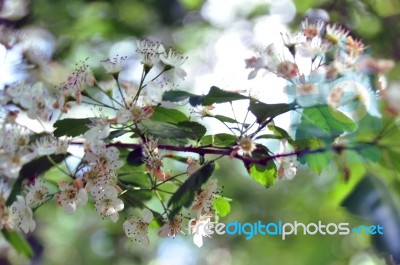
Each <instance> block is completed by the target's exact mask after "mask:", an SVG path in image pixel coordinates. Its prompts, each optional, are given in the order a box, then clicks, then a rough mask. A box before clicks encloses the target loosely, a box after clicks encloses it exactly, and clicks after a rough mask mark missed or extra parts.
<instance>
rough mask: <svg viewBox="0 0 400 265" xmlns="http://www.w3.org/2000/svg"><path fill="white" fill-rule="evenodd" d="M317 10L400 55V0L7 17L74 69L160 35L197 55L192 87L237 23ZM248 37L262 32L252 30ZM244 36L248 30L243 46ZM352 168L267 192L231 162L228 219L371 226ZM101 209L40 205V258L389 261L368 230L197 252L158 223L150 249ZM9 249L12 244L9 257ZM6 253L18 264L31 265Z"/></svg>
mask: <svg viewBox="0 0 400 265" xmlns="http://www.w3.org/2000/svg"><path fill="white" fill-rule="evenodd" d="M11 1H12V0H11ZM5 2H7V0H4V1H0V3H3V4H4V3H5ZM16 2H18V3H19V2H21V3H23V2H24V1H15V3H16ZM310 9H314V13H313V12H311V13H308V14H314V16H317V17H318V16H322V15H323V13H318V12H321V11H315V10H316V9H324V10H326V11H327V12H328V14H329V16H330V18H331V21H333V22H340V23H342V24H343V25H345V26H346V27H347V28H349V29H351V30H352V35H353V36H357V37H359V38H361V39H363V40H364V43H366V44H367V45H369V46H370V48H371V50H372V52H373V54H374V56H375V57H382V58H392V59H394V60H396V61H398V60H399V59H400V23H399V22H400V20H399V18H400V2H398V1H396V0H381V1H377V0H365V1H358V0H356V1H352V0H332V1H321V0H294V1H290V0H278V1H262V0H258V1H257V0H251V1H247V0H234V1H228V0H209V1H202V0H146V1H141V0H114V1H89V0H86V1H84V0H74V1H71V0H57V1H54V0H34V1H31V2H30V3H28V6H27V11H26V14H25V15H24V16H21V17H17V18H15V19H12V20H8V19H7V20H4V21H3V20H2V22H3V23H8V24H9V25H11V26H13V27H16V28H22V27H40V28H44V29H46V30H48V31H49V32H50V33H51V34H52V35H53V36H54V37H55V39H56V49H55V54H54V56H53V59H54V61H60V62H61V63H63V64H66V65H68V64H69V65H73V64H74V63H76V62H77V61H79V60H82V59H84V58H86V57H88V56H89V57H91V58H99V59H104V58H106V57H107V56H108V55H107V53H108V51H109V49H110V47H112V45H113V44H114V43H117V42H120V41H124V40H132V39H137V38H143V37H148V38H151V39H154V40H159V41H161V42H163V43H165V44H166V46H173V47H175V48H176V49H177V50H179V51H182V52H183V53H188V52H191V58H190V59H189V61H192V66H191V67H190V68H189V69H188V70H187V72H188V75H189V77H188V79H189V80H188V82H187V83H182V84H180V85H181V86H182V87H183V88H184V89H190V88H191V86H192V85H193V84H194V83H196V78H195V77H196V76H195V73H197V72H202V73H203V72H204V71H209V72H212V69H213V66H214V63H215V62H214V61H213V54H205V52H204V50H203V48H204V47H209V46H213V43H214V42H215V41H216V40H217V39H218V38H219V36H222V35H224V34H228V33H229V32H230V31H231V30H232V28H233V27H238V25H244V26H243V27H240V28H241V29H242V30H243V31H246V29H247V28H249V29H251V28H252V26H253V25H255V24H256V23H258V22H259V21H261V20H262V19H265V18H267V17H269V16H272V15H273V16H277V17H278V18H279V23H288V25H289V26H290V27H292V28H297V27H298V26H299V24H300V21H301V19H302V18H303V17H304V15H305V14H306V13H307V12H310ZM238 23H239V24H238ZM269 26H270V27H274V24H273V23H272V22H271V24H270V25H269ZM247 34H248V35H251V34H253V33H252V32H251V30H249V31H248V32H247ZM245 37H246V35H244V37H243V36H241V38H244V40H243V42H244V43H246V40H245ZM264 37H266V38H268V36H264ZM232 52H233V53H235V51H232ZM244 58H246V55H243V59H244ZM193 62H194V63H193ZM227 64H229V62H227ZM396 65H397V66H396V68H395V70H394V71H392V72H391V73H390V74H389V81H390V80H395V79H396V77H398V76H399V74H400V66H399V65H398V64H396ZM95 66H96V65H95ZM97 66H98V65H97ZM243 68H244V63H243ZM190 69H191V70H192V72H191V71H190ZM205 69H211V70H205ZM243 71H244V69H243ZM190 76H192V77H190ZM219 78H221V79H223V78H228V77H219ZM218 81H220V80H219V79H218ZM238 89H240V88H238ZM348 166H349V168H351V177H350V181H349V182H348V183H344V181H343V179H344V177H343V172H342V169H340V168H334V167H332V168H329V169H327V170H325V171H323V172H322V174H321V175H320V176H317V175H316V174H315V173H313V172H311V171H307V170H300V172H299V173H298V175H297V177H296V178H295V179H294V180H293V181H290V182H279V183H277V184H276V185H274V186H273V187H272V188H270V189H268V190H266V189H265V188H264V187H262V186H260V185H259V184H257V183H256V182H255V181H253V180H252V179H251V178H250V177H249V176H248V175H247V173H246V172H245V170H244V169H243V166H242V165H240V164H239V162H238V161H233V160H229V159H225V160H223V161H222V162H221V163H220V164H219V169H218V170H217V171H216V173H215V174H214V177H216V178H218V180H219V183H220V185H223V186H224V189H223V194H224V195H225V196H227V197H229V198H233V201H232V204H231V206H232V211H231V214H230V215H228V216H227V217H225V218H223V219H222V221H223V222H225V223H228V222H231V221H236V220H238V221H241V222H256V221H258V220H261V221H263V222H272V221H278V220H282V221H283V222H294V221H299V222H303V223H308V222H316V221H318V220H321V221H324V222H338V223H339V222H349V223H350V224H351V225H354V226H356V225H359V224H365V223H366V222H365V221H364V220H361V219H358V218H356V217H354V216H352V215H350V214H349V213H348V212H346V211H345V209H343V208H342V207H341V206H340V203H341V201H342V200H343V198H344V197H345V196H346V195H347V194H348V192H349V191H350V190H351V189H352V188H353V187H354V185H355V183H356V182H357V181H358V180H359V179H360V177H361V175H362V174H363V173H364V172H365V168H364V165H362V164H357V163H354V164H350V165H348ZM92 207H93V206H92V205H87V206H86V209H79V210H78V211H77V213H76V214H75V215H73V216H68V215H65V214H64V213H63V210H62V209H61V208H58V207H56V206H55V204H53V203H49V204H47V205H45V206H43V207H41V208H40V209H39V210H37V211H36V212H35V216H36V219H37V220H38V228H37V230H36V231H35V233H34V234H33V235H32V236H31V237H30V239H29V240H30V242H31V243H32V244H33V246H34V247H35V249H36V250H37V253H38V255H37V256H36V257H35V260H34V261H33V264H59V265H69V264H100V265H101V264H118V265H123V264H153V265H167V264H171V265H172V264H174V265H179V264H188V265H191V264H193V265H194V264H209V265H213V264H220V265H228V264H235V265H236V264H255V265H256V264H271V265H275V264H282V265H283V264H284V265H289V264H296V265H310V264H317V265H319V264H321V265H342V264H343V265H344V264H351V265H373V264H384V261H383V259H381V258H379V257H378V256H377V255H376V253H375V252H374V251H373V249H372V248H371V243H370V238H369V237H368V236H363V235H350V236H346V237H342V236H325V237H321V236H303V235H298V236H289V237H288V238H287V240H285V241H283V240H282V239H281V238H279V237H274V236H256V237H254V238H253V239H251V240H249V241H247V240H245V237H244V236H228V235H225V236H215V237H213V238H212V239H206V240H205V244H204V246H203V247H202V248H201V249H198V248H197V247H196V246H195V245H194V244H193V243H192V242H191V240H192V238H191V237H190V236H180V237H177V238H175V239H159V238H158V237H157V235H156V231H157V230H156V229H150V241H151V244H150V247H149V248H143V247H141V246H138V245H135V244H134V243H132V242H130V241H129V240H128V239H127V238H126V237H125V235H124V232H123V229H122V222H123V218H121V219H120V220H119V221H118V222H117V223H116V224H113V223H111V222H110V221H109V220H102V219H101V218H99V217H98V215H97V214H96V213H95V211H94V210H93V209H90V208H92ZM7 251H9V250H7V248H5V249H4V251H3V254H7V253H8V252H7ZM7 255H10V256H11V257H12V260H13V262H14V263H15V264H22V263H24V262H25V261H24V260H23V259H21V258H19V257H15V256H13V255H11V254H9V253H8V254H7Z"/></svg>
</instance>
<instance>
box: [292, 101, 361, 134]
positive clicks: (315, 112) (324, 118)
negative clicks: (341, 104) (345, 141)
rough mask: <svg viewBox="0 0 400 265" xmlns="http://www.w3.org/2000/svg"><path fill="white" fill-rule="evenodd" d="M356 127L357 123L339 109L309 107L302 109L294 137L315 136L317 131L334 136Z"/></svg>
mask: <svg viewBox="0 0 400 265" xmlns="http://www.w3.org/2000/svg"><path fill="white" fill-rule="evenodd" d="M356 128H357V124H356V123H355V122H354V121H353V120H352V119H350V118H349V117H347V116H346V115H345V114H343V113H342V112H340V111H337V110H332V109H331V108H330V107H328V106H315V107H309V108H305V109H304V111H303V114H302V117H301V123H300V126H299V127H298V129H297V131H296V139H307V138H312V137H315V136H316V134H317V133H318V131H319V132H320V133H322V134H324V135H326V136H329V137H336V136H339V135H340V134H342V133H344V132H352V131H354V130H356ZM320 133H319V134H320ZM321 136H322V135H321Z"/></svg>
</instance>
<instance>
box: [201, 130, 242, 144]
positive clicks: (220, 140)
mask: <svg viewBox="0 0 400 265" xmlns="http://www.w3.org/2000/svg"><path fill="white" fill-rule="evenodd" d="M234 143H236V136H234V135H231V134H227V133H218V134H215V135H206V136H204V137H203V138H201V144H202V145H212V146H221V147H225V146H231V145H232V144H234Z"/></svg>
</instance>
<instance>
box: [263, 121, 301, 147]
mask: <svg viewBox="0 0 400 265" xmlns="http://www.w3.org/2000/svg"><path fill="white" fill-rule="evenodd" d="M267 128H268V130H270V131H272V132H273V133H274V135H276V136H277V137H281V139H286V140H287V141H288V142H289V143H290V144H291V145H293V144H294V140H293V139H292V137H290V135H289V134H288V132H287V131H285V130H284V129H282V128H281V127H278V126H275V125H273V124H268V126H267Z"/></svg>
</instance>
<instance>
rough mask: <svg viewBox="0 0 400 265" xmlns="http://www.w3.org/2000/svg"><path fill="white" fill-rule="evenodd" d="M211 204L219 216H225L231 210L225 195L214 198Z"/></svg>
mask: <svg viewBox="0 0 400 265" xmlns="http://www.w3.org/2000/svg"><path fill="white" fill-rule="evenodd" d="M213 206H214V210H215V212H216V213H217V214H218V215H219V216H221V217H224V216H227V215H228V214H229V213H230V212H231V205H230V203H229V200H228V199H227V198H225V197H219V198H216V199H214V201H213Z"/></svg>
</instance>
